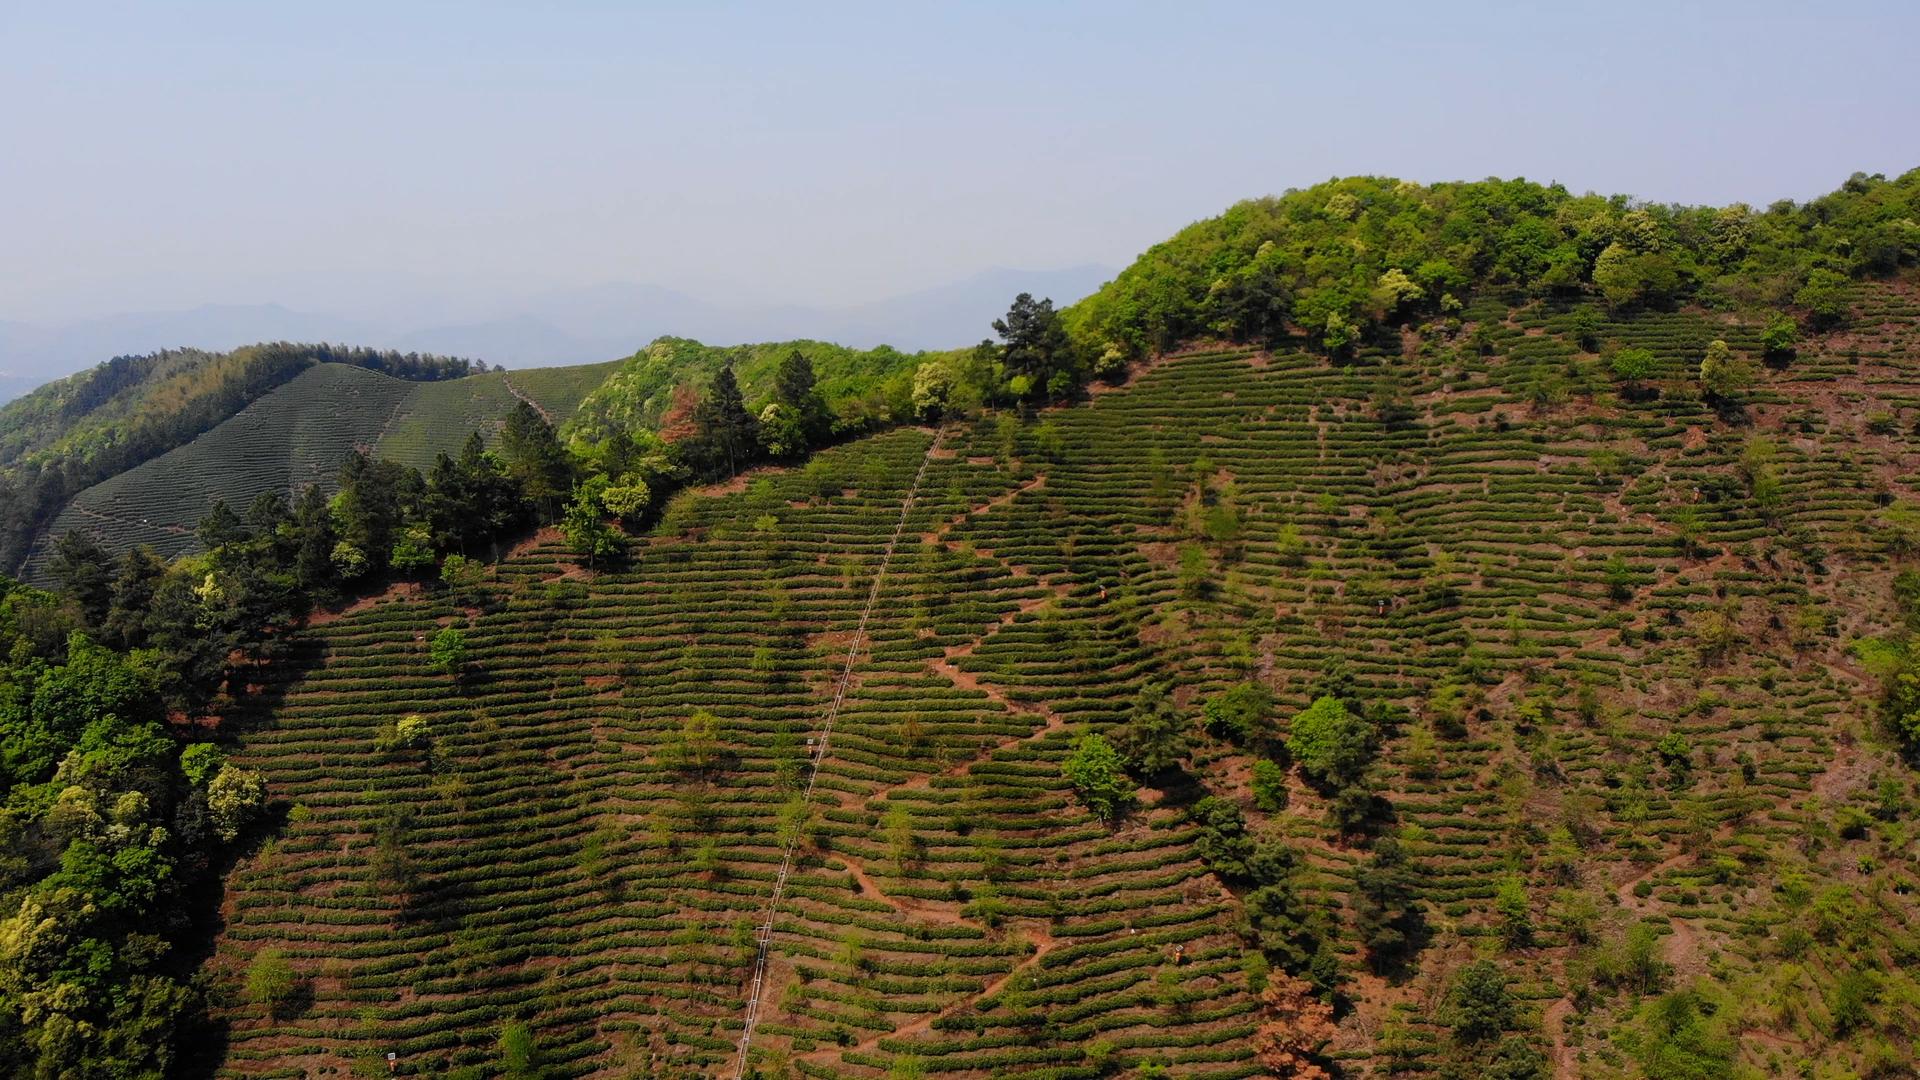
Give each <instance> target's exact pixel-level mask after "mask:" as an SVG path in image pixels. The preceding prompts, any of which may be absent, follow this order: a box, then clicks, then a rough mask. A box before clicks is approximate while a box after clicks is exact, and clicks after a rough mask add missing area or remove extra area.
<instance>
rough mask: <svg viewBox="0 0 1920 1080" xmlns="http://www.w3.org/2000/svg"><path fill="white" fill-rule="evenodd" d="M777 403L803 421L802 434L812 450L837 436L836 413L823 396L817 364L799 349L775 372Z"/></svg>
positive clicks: (790, 354) (782, 361)
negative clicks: (834, 414)
mask: <svg viewBox="0 0 1920 1080" xmlns="http://www.w3.org/2000/svg"><path fill="white" fill-rule="evenodd" d="M773 400H774V401H775V403H777V404H779V405H783V406H785V407H786V408H789V409H792V410H793V411H794V414H795V415H797V416H798V417H799V418H800V430H801V432H802V433H803V434H804V435H805V436H806V439H807V445H808V446H809V447H812V446H818V445H820V444H821V443H822V442H825V441H826V439H827V437H828V436H830V435H832V434H833V410H831V409H829V408H827V399H826V398H825V397H824V396H822V395H821V393H820V388H819V386H818V380H817V379H816V378H815V376H814V372H813V361H811V360H809V359H807V354H805V353H803V352H801V351H800V350H799V349H794V350H793V351H791V352H789V353H788V354H787V355H786V357H785V358H784V359H782V360H781V361H780V367H779V368H778V370H776V371H775V372H774V375H773Z"/></svg>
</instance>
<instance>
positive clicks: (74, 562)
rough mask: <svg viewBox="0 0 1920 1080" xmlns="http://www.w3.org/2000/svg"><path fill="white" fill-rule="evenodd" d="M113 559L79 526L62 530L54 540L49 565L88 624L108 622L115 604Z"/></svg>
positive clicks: (94, 624) (96, 624) (95, 624)
mask: <svg viewBox="0 0 1920 1080" xmlns="http://www.w3.org/2000/svg"><path fill="white" fill-rule="evenodd" d="M112 561H113V557H112V556H110V555H108V554H107V549H106V548H103V547H101V546H100V542H99V541H98V540H95V539H94V538H93V537H92V536H89V535H88V534H86V533H83V532H81V531H79V530H77V529H75V530H71V531H69V532H65V533H62V534H61V536H60V539H58V540H56V541H54V545H53V560H52V562H51V564H50V566H49V567H48V568H49V569H50V570H52V572H53V576H54V578H55V580H57V581H59V582H60V585H61V587H62V588H64V589H66V590H67V594H68V595H70V596H72V597H73V599H74V602H75V603H77V604H78V605H79V607H80V617H81V618H82V619H84V620H86V624H87V625H88V626H99V625H100V624H101V623H103V622H105V621H106V618H107V609H108V608H109V607H111V606H112V603H113V568H112Z"/></svg>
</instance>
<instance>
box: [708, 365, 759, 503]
mask: <svg viewBox="0 0 1920 1080" xmlns="http://www.w3.org/2000/svg"><path fill="white" fill-rule="evenodd" d="M695 422H696V423H697V425H698V434H696V435H695V436H694V439H693V442H694V443H695V452H696V454H697V455H698V457H699V458H700V459H701V460H700V461H699V462H697V463H696V466H695V467H696V468H698V469H699V470H700V471H701V472H703V473H705V474H706V475H708V476H712V477H724V476H732V475H734V474H736V473H738V472H739V471H740V470H741V469H742V468H744V467H745V466H746V464H747V463H748V462H749V461H750V460H752V458H753V452H754V449H755V448H756V447H757V446H758V445H759V431H758V428H759V424H758V422H757V421H756V420H754V418H753V414H752V413H750V412H748V411H747V402H746V398H745V396H744V395H742V394H741V393H740V381H739V379H737V378H735V377H734V374H733V365H732V364H722V365H721V366H720V370H719V371H717V372H715V373H714V376H713V385H712V386H711V387H709V388H708V390H707V395H706V398H705V399H704V400H702V401H701V402H700V407H699V409H698V410H697V411H696V412H695Z"/></svg>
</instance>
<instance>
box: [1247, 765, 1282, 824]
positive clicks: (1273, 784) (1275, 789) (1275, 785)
mask: <svg viewBox="0 0 1920 1080" xmlns="http://www.w3.org/2000/svg"><path fill="white" fill-rule="evenodd" d="M1249 786H1250V787H1251V788H1252V789H1253V805H1254V806H1256V807H1258V808H1259V809H1261V810H1265V811H1267V812H1268V813H1270V814H1271V813H1278V812H1279V811H1281V810H1285V809H1286V808H1287V798H1288V796H1287V770H1285V769H1283V768H1281V767H1280V765H1279V763H1277V762H1274V761H1270V760H1268V759H1267V758H1261V759H1259V760H1258V761H1255V762H1254V763H1253V779H1252V781H1251V782H1250V784H1249Z"/></svg>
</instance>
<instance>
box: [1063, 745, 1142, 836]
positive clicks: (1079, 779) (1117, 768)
mask: <svg viewBox="0 0 1920 1080" xmlns="http://www.w3.org/2000/svg"><path fill="white" fill-rule="evenodd" d="M1060 771H1061V772H1062V774H1064V775H1065V776H1066V778H1067V781H1068V782H1069V783H1071V784H1072V785H1073V790H1074V791H1075V792H1076V793H1077V794H1079V796H1080V801H1081V802H1083V803H1086V804H1087V809H1089V810H1091V811H1093V813H1094V816H1095V817H1098V818H1099V819H1100V820H1101V821H1112V820H1113V819H1114V818H1116V817H1118V816H1119V815H1120V814H1121V812H1122V811H1124V810H1125V809H1126V808H1127V807H1128V806H1130V805H1132V803H1133V797H1134V787H1133V782H1132V781H1131V780H1128V779H1127V775H1126V767H1125V762H1124V761H1123V760H1122V759H1121V757H1120V752H1119V751H1118V750H1115V749H1114V748H1113V744H1112V743H1109V742H1108V741H1107V740H1106V738H1105V737H1103V736H1101V735H1099V734H1097V733H1096V734H1091V735H1086V736H1083V737H1081V739H1080V741H1079V742H1077V743H1075V744H1074V745H1073V753H1071V754H1069V755H1067V760H1066V761H1065V762H1064V763H1063V764H1062V765H1061V766H1060Z"/></svg>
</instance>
